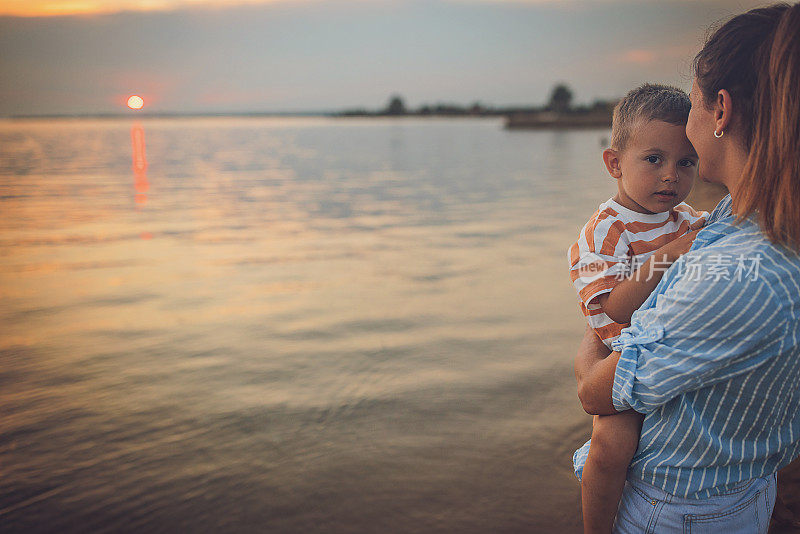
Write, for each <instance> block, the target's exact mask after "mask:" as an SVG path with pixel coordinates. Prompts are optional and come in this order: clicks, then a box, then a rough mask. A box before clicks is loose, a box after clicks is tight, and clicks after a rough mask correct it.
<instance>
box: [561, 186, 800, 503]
mask: <svg viewBox="0 0 800 534" xmlns="http://www.w3.org/2000/svg"><path fill="white" fill-rule="evenodd" d="M730 213H731V200H730V196H728V197H726V198H725V199H723V200H722V202H720V204H719V205H718V206H717V208H716V209H715V210H714V213H712V215H711V217H710V218H709V223H708V225H707V226H706V227H705V228H704V229H703V230H701V231H700V233H699V234H698V235H697V238H696V239H695V241H694V244H693V245H692V248H691V250H690V252H688V253H687V254H685V255H684V256H682V257H681V258H680V259H679V260H678V261H677V262H675V263H674V264H673V265H672V267H671V268H670V269H669V270H668V271H667V272H665V273H664V276H663V278H662V280H661V282H660V283H659V285H658V286H657V287H656V289H655V290H654V291H653V293H652V294H651V295H650V297H649V298H648V299H647V301H645V303H644V304H642V306H641V308H639V310H637V311H636V312H635V313H634V314H633V317H632V319H631V326H630V327H628V328H626V329H624V330H623V331H622V334H621V336H620V338H619V339H618V340H617V341H616V342H615V344H614V348H615V349H616V350H618V351H620V353H621V356H620V360H619V363H618V364H617V370H616V375H615V377H614V387H613V394H612V400H613V403H614V407H615V408H616V409H617V410H619V411H623V410H627V409H629V408H633V409H634V410H636V411H637V412H641V413H644V414H645V418H644V423H643V426H642V433H641V437H640V439H639V448H638V450H637V451H636V455H635V456H634V458H633V461H632V462H631V466H630V469H629V471H628V477H629V478H636V479H640V480H643V481H644V482H647V483H649V484H652V485H654V486H657V487H659V488H661V489H663V490H664V491H666V492H668V493H671V494H673V495H677V496H680V497H696V498H705V497H710V496H713V495H718V494H720V493H723V492H725V490H726V489H728V488H729V487H730V486H732V485H733V484H736V483H737V482H741V481H744V480H748V479H751V478H755V477H762V476H766V475H769V474H772V473H774V472H775V471H777V470H778V469H780V468H781V467H783V466H784V465H786V464H788V463H789V462H790V461H792V460H793V459H794V458H795V457H797V456H798V454H800V255H798V254H797V253H796V252H794V251H791V250H789V249H787V248H785V247H781V246H778V245H775V244H773V243H771V242H770V241H769V240H767V239H766V237H764V235H763V234H762V233H761V231H760V229H759V227H758V224H757V223H756V222H755V220H754V219H753V218H752V217H751V218H749V219H747V220H745V221H742V222H741V223H739V224H734V220H735V217H733V216H732V215H731V214H730ZM586 453H588V443H587V444H586V445H584V446H583V447H582V448H581V449H579V450H578V451H577V452H576V453H575V457H574V462H575V469H576V473H578V474H579V476H580V472H581V471H582V468H583V463H584V462H585V460H586Z"/></svg>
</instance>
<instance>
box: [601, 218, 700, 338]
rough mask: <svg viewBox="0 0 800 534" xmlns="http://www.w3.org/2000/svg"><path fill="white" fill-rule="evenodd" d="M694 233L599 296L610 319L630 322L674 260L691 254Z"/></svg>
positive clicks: (670, 243) (679, 240) (669, 247)
mask: <svg viewBox="0 0 800 534" xmlns="http://www.w3.org/2000/svg"><path fill="white" fill-rule="evenodd" d="M699 231H700V230H699V229H698V230H693V231H691V232H688V233H686V234H684V235H682V236H681V237H678V238H677V239H674V240H672V241H670V242H669V243H667V244H666V245H664V246H663V247H661V248H659V249H658V250H656V251H655V252H654V253H653V254H652V255H651V256H650V257H649V258H648V259H647V261H646V262H644V263H643V264H642V266H641V267H639V268H638V269H637V270H636V271H635V272H633V273H632V274H631V275H630V276H629V277H628V278H626V279H625V280H622V281H621V282H619V283H618V284H617V285H616V286H614V289H612V290H611V291H610V292H608V293H604V294H602V295H600V296H599V297H597V303H598V304H600V306H601V307H602V308H603V312H604V313H605V314H606V315H608V316H609V317H610V318H611V320H613V321H614V322H617V323H620V324H627V323H630V322H631V315H633V312H635V311H636V310H638V309H639V306H641V305H642V304H643V303H644V301H645V300H647V297H649V296H650V293H652V292H653V289H655V287H656V286H657V285H658V283H659V282H660V281H661V275H663V274H664V271H666V270H667V268H668V267H669V266H670V265H672V264H673V263H674V262H675V260H677V259H678V258H679V257H681V256H682V255H683V254H685V253H686V252H688V251H689V248H690V247H691V246H692V242H693V241H694V238H695V236H697V232H699Z"/></svg>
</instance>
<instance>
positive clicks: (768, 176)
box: [695, 4, 800, 249]
mask: <svg viewBox="0 0 800 534" xmlns="http://www.w3.org/2000/svg"><path fill="white" fill-rule="evenodd" d="M695 77H696V79H697V83H698V85H699V88H700V90H701V92H702V93H703V99H704V100H705V102H706V103H707V104H710V103H712V102H714V101H715V100H716V95H717V92H718V91H719V90H720V89H726V90H727V91H728V92H729V93H730V95H731V100H732V101H733V104H734V107H735V109H736V110H737V115H736V119H735V121H736V122H735V124H733V127H734V128H736V131H737V133H738V134H740V135H739V137H740V139H741V141H742V143H743V145H744V148H745V150H747V151H748V158H747V163H746V164H745V167H744V171H743V173H742V178H741V180H740V181H739V183H738V184H737V186H736V188H737V189H736V192H735V194H734V195H733V196H734V198H735V202H734V206H733V211H734V213H736V214H737V220H742V219H744V218H745V217H747V216H748V215H750V214H751V213H756V214H757V216H758V221H759V224H760V226H761V230H762V231H763V232H764V234H765V235H766V236H767V237H768V238H769V239H770V240H771V241H773V242H775V243H780V244H783V245H788V246H792V247H794V248H795V249H800V4H794V5H791V6H790V5H788V4H775V5H772V6H768V7H764V8H759V9H753V10H751V11H748V12H747V13H743V14H741V15H738V16H736V17H734V18H733V19H731V20H730V21H728V22H727V23H725V24H724V25H723V26H721V27H720V28H719V29H718V30H717V31H716V32H714V34H713V35H712V36H711V37H710V38H709V39H708V41H707V42H706V45H705V46H704V47H703V49H702V50H701V51H700V52H699V53H698V54H697V57H696V58H695Z"/></svg>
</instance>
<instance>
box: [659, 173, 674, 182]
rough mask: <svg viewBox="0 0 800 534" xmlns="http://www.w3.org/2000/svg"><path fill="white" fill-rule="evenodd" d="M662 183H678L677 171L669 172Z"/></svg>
mask: <svg viewBox="0 0 800 534" xmlns="http://www.w3.org/2000/svg"><path fill="white" fill-rule="evenodd" d="M661 181H663V182H677V181H678V173H677V172H675V171H673V172H668V173H666V174H665V175H664V176H663V177H662V178H661Z"/></svg>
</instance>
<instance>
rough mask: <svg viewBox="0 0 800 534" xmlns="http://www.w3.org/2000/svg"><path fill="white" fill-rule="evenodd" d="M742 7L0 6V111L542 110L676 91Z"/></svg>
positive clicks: (717, 0)
mask: <svg viewBox="0 0 800 534" xmlns="http://www.w3.org/2000/svg"><path fill="white" fill-rule="evenodd" d="M761 4H762V2H752V1H749V0H740V1H734V0H727V1H725V0H698V1H690V0H644V1H642V0H637V1H634V0H562V1H547V0H530V1H526V0H324V1H319V0H271V1H263V0H262V1H257V0H251V1H247V0H241V1H230V2H224V1H221V0H209V1H201V0H144V1H134V0H105V1H101V0H68V1H57V0H11V1H7V0H0V50H2V52H0V115H14V114H50V113H94V112H100V113H105V112H122V111H124V110H125V109H126V101H127V98H128V96H130V95H131V94H139V95H142V96H143V97H144V99H145V108H146V109H147V110H148V111H166V112H225V111H234V112H243V111H325V110H339V109H343V108H353V107H367V108H378V107H382V106H383V105H384V104H385V103H386V101H387V100H388V98H389V96H390V95H391V94H393V93H398V94H400V95H402V96H403V97H404V98H405V99H406V103H407V104H408V105H409V106H411V107H416V106H418V105H420V104H423V103H437V102H452V103H457V104H469V103H472V102H474V101H481V102H483V103H484V104H488V105H512V104H521V105H529V104H540V103H542V102H543V101H544V100H545V99H546V98H547V96H548V93H549V91H550V89H551V87H552V86H553V84H554V83H556V82H559V81H564V82H567V83H568V84H569V85H570V86H571V87H572V88H573V90H574V92H575V97H576V100H577V101H579V102H591V101H592V100H594V99H596V98H611V97H616V96H619V95H620V94H622V93H624V92H625V91H626V90H627V89H629V88H631V87H632V86H634V85H636V84H639V83H641V82H644V81H659V82H667V83H673V84H677V85H679V86H682V87H684V88H686V89H688V87H689V83H690V68H689V66H690V62H691V58H692V56H693V54H694V53H695V52H696V51H697V49H698V48H699V46H700V45H701V43H702V41H703V37H704V35H705V32H706V30H707V28H708V26H709V25H710V24H712V23H714V22H715V21H718V20H719V19H722V18H725V17H727V16H730V15H732V14H735V13H739V12H742V11H744V10H746V9H749V8H751V7H754V6H756V5H761Z"/></svg>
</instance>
